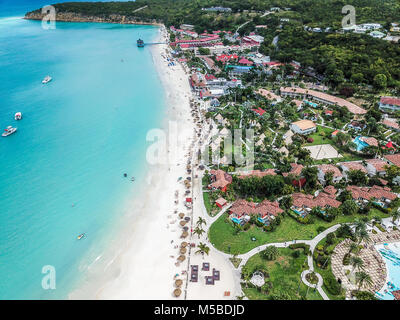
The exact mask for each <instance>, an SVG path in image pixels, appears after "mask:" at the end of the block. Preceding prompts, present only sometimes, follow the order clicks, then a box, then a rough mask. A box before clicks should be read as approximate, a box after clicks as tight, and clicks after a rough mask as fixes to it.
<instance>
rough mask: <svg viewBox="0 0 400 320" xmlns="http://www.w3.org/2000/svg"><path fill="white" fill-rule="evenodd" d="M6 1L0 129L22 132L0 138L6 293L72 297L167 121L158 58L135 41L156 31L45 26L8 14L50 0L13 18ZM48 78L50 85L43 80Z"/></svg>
mask: <svg viewBox="0 0 400 320" xmlns="http://www.w3.org/2000/svg"><path fill="white" fill-rule="evenodd" d="M9 3H11V2H10V1H8V0H7V2H5V1H1V0H0V8H1V9H2V17H3V18H0V128H1V129H2V128H5V127H6V126H8V125H13V126H17V127H18V131H17V133H16V134H14V135H12V136H9V137H7V138H3V137H0V299H50V298H66V297H67V295H68V293H69V292H70V291H71V290H73V289H75V288H76V287H77V286H79V280H80V279H81V278H82V277H83V275H84V272H85V268H84V267H82V266H85V265H87V264H89V263H90V262H91V261H93V259H94V258H95V257H97V256H98V255H99V254H101V252H103V250H104V249H105V248H106V247H107V245H108V243H109V241H110V240H111V239H113V238H114V237H116V236H117V234H118V231H117V227H116V226H117V225H118V222H119V221H121V219H122V217H123V215H124V206H125V204H126V202H127V201H128V200H129V199H130V198H131V197H132V195H134V194H135V193H137V192H138V191H139V190H140V188H141V185H143V184H144V183H145V182H144V176H145V172H146V169H147V165H146V161H145V151H146V147H147V144H146V141H145V137H146V133H147V131H148V130H149V129H151V128H154V127H159V125H160V122H161V119H162V117H163V112H164V109H165V106H164V92H163V88H162V87H161V83H160V81H159V79H158V75H157V73H156V71H155V68H154V65H153V62H152V57H151V54H150V52H149V51H148V50H147V49H146V48H144V49H143V48H137V47H136V43H135V42H136V39H137V38H138V37H141V38H143V39H145V41H150V40H152V39H153V38H154V37H155V36H156V35H157V34H158V28H156V27H151V26H122V25H111V24H90V23H57V24H56V27H57V28H56V29H55V30H43V29H42V28H41V23H40V22H37V21H25V20H22V19H17V18H15V19H9V18H4V17H10V16H18V15H20V12H19V10H22V11H21V12H22V13H24V12H25V11H27V10H26V9H29V10H32V9H35V8H36V7H37V6H38V4H40V5H41V4H46V2H44V1H40V0H33V1H29V2H28V1H25V4H24V5H21V6H16V7H17V9H15V7H14V9H12V8H11V9H10V7H9V11H8V13H6V14H5V13H4V12H7V11H3V9H4V7H6V5H7V6H8V4H9ZM20 4H21V3H20ZM21 8H22V9H21ZM22 15H23V14H22ZM47 74H49V75H51V76H52V77H53V81H52V82H50V83H49V84H47V85H42V83H41V80H42V79H43V78H44V77H45V76H46V75H47ZM17 111H21V112H22V113H23V119H22V120H21V121H18V122H17V121H15V120H14V113H15V112H17ZM125 172H126V173H127V174H128V176H129V177H131V176H135V177H136V180H135V182H131V181H130V179H129V177H128V178H124V177H123V173H125ZM81 233H85V234H86V235H85V237H84V238H83V239H82V240H77V235H79V234H81ZM45 265H52V266H54V267H55V269H56V285H57V288H56V290H43V289H42V286H41V281H42V277H43V276H44V275H43V274H42V273H41V271H42V267H43V266H45Z"/></svg>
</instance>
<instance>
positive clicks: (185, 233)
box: [181, 231, 189, 238]
mask: <svg viewBox="0 0 400 320" xmlns="http://www.w3.org/2000/svg"><path fill="white" fill-rule="evenodd" d="M188 235H189V234H188V233H187V232H186V231H183V232H182V234H181V238H186V237H187V236H188Z"/></svg>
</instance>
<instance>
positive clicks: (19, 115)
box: [14, 112, 22, 120]
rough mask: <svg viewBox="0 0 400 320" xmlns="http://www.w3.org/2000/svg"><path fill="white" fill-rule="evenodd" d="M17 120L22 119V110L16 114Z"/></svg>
mask: <svg viewBox="0 0 400 320" xmlns="http://www.w3.org/2000/svg"><path fill="white" fill-rule="evenodd" d="M14 119H15V120H21V119H22V113H21V112H17V113H16V114H15V116H14Z"/></svg>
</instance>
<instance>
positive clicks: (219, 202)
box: [215, 197, 228, 209]
mask: <svg viewBox="0 0 400 320" xmlns="http://www.w3.org/2000/svg"><path fill="white" fill-rule="evenodd" d="M227 203H228V201H226V200H225V199H224V198H222V197H221V198H218V199H217V200H215V204H216V205H217V207H218V208H220V209H222V207H224V206H225V205H226V204H227Z"/></svg>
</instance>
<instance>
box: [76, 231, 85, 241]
mask: <svg viewBox="0 0 400 320" xmlns="http://www.w3.org/2000/svg"><path fill="white" fill-rule="evenodd" d="M84 236H85V234H84V233H82V234H80V235H79V236H78V237H77V239H78V240H81V239H82V238H83V237H84Z"/></svg>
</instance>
